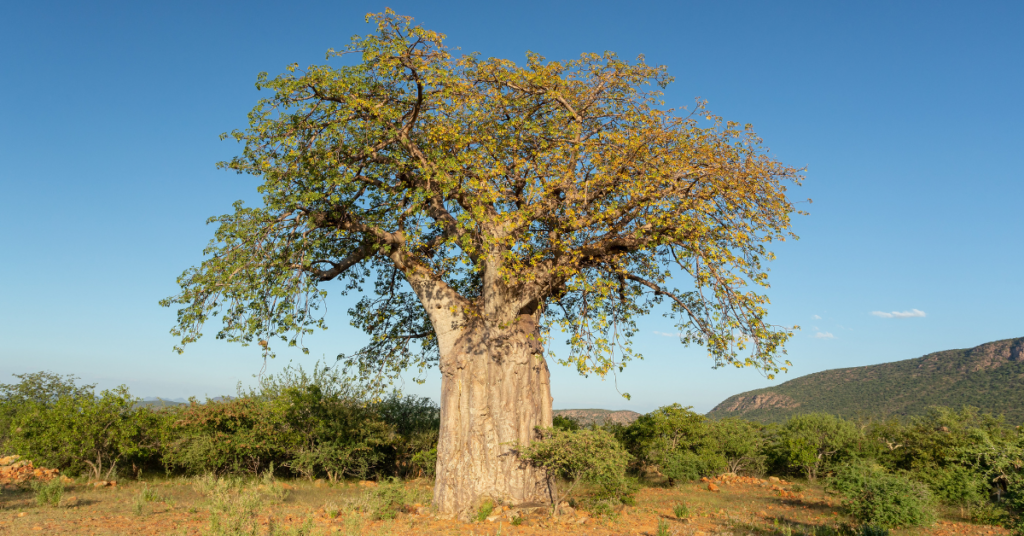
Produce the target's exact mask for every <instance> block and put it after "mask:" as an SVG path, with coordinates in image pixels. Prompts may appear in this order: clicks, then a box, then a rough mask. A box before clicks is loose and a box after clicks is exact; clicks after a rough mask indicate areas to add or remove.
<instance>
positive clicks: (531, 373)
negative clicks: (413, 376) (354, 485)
mask: <svg viewBox="0 0 1024 536" xmlns="http://www.w3.org/2000/svg"><path fill="white" fill-rule="evenodd" d="M482 324H483V323H482V322H481V323H479V324H472V323H471V324H470V325H467V326H464V327H463V328H462V329H459V330H457V332H456V333H451V334H450V336H451V339H448V340H447V341H445V340H440V341H439V342H440V343H441V348H442V355H441V374H442V379H441V437H440V440H439V442H438V447H437V481H436V484H435V486H434V505H435V506H436V507H437V509H438V510H439V511H440V512H441V513H447V514H457V515H460V516H462V517H466V516H468V515H471V514H472V513H474V512H475V511H476V509H477V508H478V507H479V506H480V504H481V502H482V501H484V500H486V499H488V498H490V499H493V500H495V501H500V502H504V503H506V504H521V503H527V502H548V501H549V500H550V495H549V490H548V489H547V485H546V484H545V479H544V474H543V472H541V471H539V470H536V469H533V468H530V467H527V466H525V465H524V464H523V463H521V461H520V460H518V459H517V458H516V457H515V455H514V454H512V453H511V452H510V451H511V449H512V447H513V444H514V443H517V442H518V443H521V444H528V443H529V442H530V441H531V440H532V439H533V438H534V434H535V432H534V429H535V427H537V426H543V427H550V426H551V402H552V399H551V380H550V374H549V372H548V366H547V363H546V362H545V360H544V358H543V355H542V353H541V345H540V343H539V341H538V332H537V323H536V320H535V315H527V314H523V315H520V316H519V320H518V323H517V324H516V325H514V326H511V327H510V328H507V329H504V330H500V331H499V330H496V329H488V328H486V327H485V326H483V325H482ZM446 343H447V344H446ZM446 350H447V351H446Z"/></svg>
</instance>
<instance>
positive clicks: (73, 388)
mask: <svg viewBox="0 0 1024 536" xmlns="http://www.w3.org/2000/svg"><path fill="white" fill-rule="evenodd" d="M13 376H14V377H15V378H18V380H20V381H19V382H18V383H13V384H0V454H3V453H5V452H6V451H7V450H9V447H8V442H9V441H10V432H11V429H12V428H11V424H12V423H13V422H14V420H15V419H16V418H17V417H18V415H19V414H21V413H22V412H24V411H27V410H28V409H29V406H30V404H32V405H33V406H32V407H35V408H38V407H40V406H42V407H52V406H53V405H54V404H56V403H57V401H58V400H60V399H61V398H62V397H69V396H70V397H90V396H92V395H93V389H95V388H96V384H92V385H82V386H77V385H75V380H77V379H79V378H78V377H76V376H72V375H67V376H61V375H60V374H54V373H52V372H45V371H43V372H33V373H29V374H14V375H13Z"/></svg>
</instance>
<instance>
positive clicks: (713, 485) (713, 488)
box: [708, 482, 718, 491]
mask: <svg viewBox="0 0 1024 536" xmlns="http://www.w3.org/2000/svg"><path fill="white" fill-rule="evenodd" d="M708 491H718V486H716V485H715V484H714V483H713V482H709V483H708Z"/></svg>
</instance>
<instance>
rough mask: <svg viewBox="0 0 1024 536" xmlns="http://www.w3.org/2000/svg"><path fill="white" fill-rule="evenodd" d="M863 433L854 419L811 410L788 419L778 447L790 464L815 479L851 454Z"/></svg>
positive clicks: (809, 478) (808, 477) (810, 478)
mask: <svg viewBox="0 0 1024 536" xmlns="http://www.w3.org/2000/svg"><path fill="white" fill-rule="evenodd" d="M859 437H860V432H859V430H858V429H857V426H856V425H855V424H853V423H852V422H850V421H846V420H843V419H841V418H839V417H836V416H835V415H830V414H828V413H808V414H806V415H797V416H795V417H792V418H790V419H789V420H788V421H787V422H786V424H785V426H783V427H782V430H781V433H780V437H779V445H778V447H779V448H780V449H781V451H782V455H783V457H784V458H785V459H786V461H787V462H788V465H789V466H790V467H793V468H799V469H801V470H803V472H804V474H806V475H807V479H808V480H814V479H816V478H818V475H819V474H821V471H822V470H823V469H824V468H826V467H829V466H830V463H832V462H834V461H836V460H838V459H842V458H844V457H848V456H849V455H850V453H851V452H852V450H853V449H854V447H855V443H856V441H857V439H858V438H859Z"/></svg>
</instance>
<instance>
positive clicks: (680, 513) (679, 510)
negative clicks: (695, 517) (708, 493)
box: [672, 503, 690, 519]
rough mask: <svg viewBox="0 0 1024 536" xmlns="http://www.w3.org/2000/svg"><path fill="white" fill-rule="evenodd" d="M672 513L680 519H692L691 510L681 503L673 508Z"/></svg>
mask: <svg viewBox="0 0 1024 536" xmlns="http://www.w3.org/2000/svg"><path fill="white" fill-rule="evenodd" d="M672 513H673V514H675V515H676V517H677V518H678V519H686V518H688V517H690V509H689V508H687V507H686V505H685V504H683V503H679V504H677V505H676V506H675V507H674V508H672Z"/></svg>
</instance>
